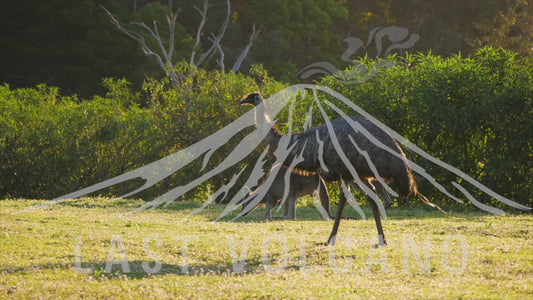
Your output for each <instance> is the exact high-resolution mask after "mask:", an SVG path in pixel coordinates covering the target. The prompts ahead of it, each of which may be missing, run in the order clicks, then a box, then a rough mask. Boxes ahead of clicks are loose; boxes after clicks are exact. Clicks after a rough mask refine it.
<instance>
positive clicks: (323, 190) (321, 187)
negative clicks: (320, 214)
mask: <svg viewBox="0 0 533 300" xmlns="http://www.w3.org/2000/svg"><path fill="white" fill-rule="evenodd" d="M318 197H319V198H320V204H322V207H323V208H324V209H325V210H326V213H327V214H328V217H329V218H330V219H333V215H332V214H331V212H330V211H329V203H330V198H329V194H328V188H327V187H326V184H325V183H324V180H322V178H319V182H318Z"/></svg>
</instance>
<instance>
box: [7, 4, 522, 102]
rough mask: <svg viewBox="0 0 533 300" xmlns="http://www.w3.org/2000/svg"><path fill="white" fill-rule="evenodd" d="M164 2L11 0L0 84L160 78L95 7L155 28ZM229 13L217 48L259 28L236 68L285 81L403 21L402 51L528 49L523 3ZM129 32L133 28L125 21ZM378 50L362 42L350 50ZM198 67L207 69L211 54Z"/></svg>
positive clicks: (187, 44)
mask: <svg viewBox="0 0 533 300" xmlns="http://www.w3.org/2000/svg"><path fill="white" fill-rule="evenodd" d="M172 2H173V7H175V8H177V7H179V8H181V11H180V12H179V14H178V22H179V26H178V28H177V35H176V39H175V48H176V50H177V51H176V53H175V55H174V61H175V62H176V63H177V62H178V61H181V60H187V61H188V58H189V55H190V53H191V49H192V47H193V44H194V37H195V34H196V29H197V27H198V24H199V21H200V17H199V14H198V12H197V11H196V10H195V9H194V8H193V5H196V6H197V7H201V5H202V3H201V2H202V1H199V0H197V1H191V0H174V1H172ZM167 3H168V1H163V0H161V1H154V0H78V1H75V2H73V1H68V0H48V1H32V0H19V1H7V2H6V3H3V5H2V10H1V11H0V25H1V26H0V36H1V38H0V57H2V60H0V83H2V82H5V83H9V84H10V85H11V86H12V87H15V88H18V87H32V86H35V85H36V84H40V83H46V84H48V85H50V86H58V87H60V88H61V89H62V91H63V92H64V93H65V94H72V93H76V94H78V95H81V96H82V97H84V98H90V97H91V96H92V95H94V94H98V95H104V94H105V93H106V89H105V88H104V87H102V85H101V78H107V77H116V78H123V77H125V78H127V79H128V81H130V82H132V87H133V89H134V90H136V91H140V90H141V87H142V83H143V81H144V79H145V78H146V76H149V77H156V78H159V77H161V75H162V74H161V71H160V70H158V69H157V65H156V63H155V62H154V61H153V60H152V59H150V58H149V57H146V56H144V55H143V53H142V51H141V50H140V49H139V48H138V46H137V44H136V43H135V42H134V41H133V40H131V39H129V38H127V37H126V36H124V35H123V34H122V33H121V32H119V31H118V30H117V29H116V28H115V27H114V25H113V24H111V23H110V22H109V19H108V17H107V16H106V15H105V13H104V11H103V10H102V9H100V8H99V7H98V5H100V4H101V5H103V6H105V7H106V8H107V9H108V10H109V11H110V12H112V13H113V14H114V15H115V16H117V18H118V19H119V20H120V21H121V23H123V24H124V25H127V24H128V23H129V22H130V21H144V22H146V24H152V22H153V21H154V20H156V21H158V24H159V28H160V31H161V34H162V35H164V34H165V30H167V29H166V21H165V13H166V11H167ZM209 3H210V5H211V6H210V10H209V19H208V22H207V23H206V27H205V30H204V33H205V34H204V35H203V36H202V39H201V46H202V48H203V50H204V51H205V49H206V48H207V47H209V46H210V42H209V41H208V37H209V33H210V32H213V33H215V34H216V33H217V32H218V30H219V27H220V24H221V23H222V20H223V18H224V15H225V7H226V6H225V5H226V4H225V0H210V1H209ZM231 6H232V15H231V20H230V24H229V27H228V30H227V33H226V36H225V38H224V40H223V41H222V46H223V48H224V51H225V54H226V60H228V61H234V59H235V57H236V56H237V55H238V54H239V53H240V51H241V50H242V48H243V47H244V45H245V44H246V43H247V41H248V38H249V35H250V32H251V30H252V25H253V24H256V25H257V28H258V29H261V34H260V35H259V36H258V37H257V40H256V42H255V43H254V46H253V47H252V51H251V54H250V55H249V56H248V58H247V60H246V61H245V62H244V65H243V68H242V70H241V71H243V72H247V71H248V69H249V68H250V67H251V65H252V64H263V65H264V66H265V68H266V70H267V71H268V73H269V74H270V75H271V76H273V77H274V78H275V79H277V80H280V81H283V82H289V83H295V82H297V81H298V78H297V76H296V74H297V71H298V70H300V69H301V68H303V67H305V66H307V65H308V64H311V63H314V62H317V61H326V62H331V63H333V64H334V65H336V66H339V67H341V68H344V67H347V66H348V63H347V62H342V61H341V60H340V55H341V54H342V53H343V51H344V50H345V48H346V44H345V43H343V41H342V40H343V39H344V38H346V37H349V36H352V37H359V38H361V39H362V40H363V41H364V42H365V43H366V42H368V35H369V32H370V31H371V30H372V29H374V28H376V27H378V26H382V27H386V26H399V27H405V28H407V29H408V30H409V31H410V32H412V33H418V34H419V35H420V37H421V38H420V40H419V41H418V42H417V43H416V44H415V46H414V47H413V48H411V49H409V51H413V52H418V51H423V52H427V51H429V50H431V51H433V53H434V54H437V55H442V56H445V57H448V56H451V55H454V54H457V53H458V52H461V53H463V55H470V54H473V53H474V51H475V49H477V48H479V47H483V46H486V45H489V46H493V47H504V48H506V49H510V50H513V51H515V52H518V53H520V54H522V55H527V56H531V55H533V38H532V37H533V17H532V16H533V5H532V4H531V1H528V0H506V1H500V0H472V1H462V0H448V1H420V0H403V1H389V0H357V1H355V0H343V1H340V0H337V1H335V0H315V1H309V0H290V1H289V0H272V1H263V0H232V1H231ZM133 28H136V29H139V28H138V27H133ZM365 53H367V54H369V55H370V56H371V57H375V56H378V55H380V53H377V50H376V48H375V45H373V44H372V43H371V44H368V45H366V46H365V47H364V51H361V52H360V53H357V55H365ZM204 67H205V68H208V69H212V68H216V62H215V61H214V60H212V61H210V62H208V63H207V64H206V65H205V66H204Z"/></svg>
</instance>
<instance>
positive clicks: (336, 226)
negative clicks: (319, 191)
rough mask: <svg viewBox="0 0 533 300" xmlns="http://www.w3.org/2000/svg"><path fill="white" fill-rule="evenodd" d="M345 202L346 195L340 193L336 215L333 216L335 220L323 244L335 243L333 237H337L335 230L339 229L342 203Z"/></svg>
mask: <svg viewBox="0 0 533 300" xmlns="http://www.w3.org/2000/svg"><path fill="white" fill-rule="evenodd" d="M345 204H346V197H345V196H344V193H343V192H342V188H341V193H340V198H339V205H338V207H339V208H338V211H337V216H336V217H335V222H334V223H333V229H332V230H331V234H330V235H329V238H328V241H327V242H326V243H324V245H326V246H327V245H335V238H336V237H337V231H338V230H339V225H340V223H341V218H342V211H343V210H344V205H345Z"/></svg>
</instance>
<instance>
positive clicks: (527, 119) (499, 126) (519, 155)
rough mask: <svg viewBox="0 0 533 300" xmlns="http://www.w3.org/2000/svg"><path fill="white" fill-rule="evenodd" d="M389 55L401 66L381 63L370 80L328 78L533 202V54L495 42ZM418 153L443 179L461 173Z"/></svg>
mask: <svg viewBox="0 0 533 300" xmlns="http://www.w3.org/2000/svg"><path fill="white" fill-rule="evenodd" d="M389 59H390V60H393V61H394V63H395V65H394V67H391V68H383V69H381V70H380V71H379V72H378V73H377V74H376V76H375V77H373V78H372V79H371V80H368V81H365V82H362V83H359V84H353V83H350V82H346V81H342V80H338V78H337V77H329V78H326V79H325V80H323V82H322V84H325V85H327V86H330V87H332V88H333V89H335V90H337V91H339V92H340V93H341V94H343V95H345V96H346V97H348V98H349V99H351V100H352V101H354V102H355V103H357V104H358V105H360V106H361V107H363V108H364V109H365V110H366V111H367V112H369V113H371V114H372V115H373V116H375V117H376V118H378V119H380V120H381V121H382V122H384V123H385V124H387V125H389V126H390V127H392V128H393V129H394V130H395V131H397V132H398V133H400V134H402V135H404V136H405V137H407V138H408V139H409V140H410V141H412V142H413V143H415V144H417V145H418V146H420V147H421V148H422V149H424V150H425V151H427V152H429V153H430V154H432V155H433V156H435V157H437V158H439V159H441V160H443V161H445V162H447V163H449V164H451V165H453V166H455V167H458V168H460V169H461V170H463V171H464V172H466V173H467V174H470V175H471V176H472V177H474V178H476V179H477V180H479V181H481V182H482V183H484V184H485V185H487V186H489V187H490V188H491V189H493V190H494V191H496V192H498V193H500V194H502V195H505V196H506V197H509V198H511V199H514V200H516V201H518V202H521V203H528V204H529V205H532V204H533V197H532V195H533V61H532V59H531V58H520V57H517V56H516V54H515V53H512V52H508V51H505V50H501V49H500V50H496V49H491V48H483V49H480V50H478V51H477V53H476V54H475V55H474V56H473V57H471V58H464V57H461V56H460V55H457V56H454V57H450V58H447V59H445V58H441V57H438V56H433V55H430V54H429V55H407V56H406V57H405V58H396V57H390V58H389ZM368 63H370V64H374V63H376V62H375V61H371V62H367V64H368ZM411 155H413V154H411ZM413 159H414V160H415V161H417V162H420V163H421V164H422V165H423V166H424V167H425V168H427V169H428V170H429V171H430V173H431V174H433V175H434V176H435V177H436V178H437V179H447V181H448V182H449V180H457V179H456V178H455V177H454V176H453V174H451V173H450V172H447V171H445V170H443V169H441V168H438V167H435V166H434V165H432V164H430V163H428V162H427V161H424V160H423V159H419V158H417V157H416V156H413ZM451 190H453V187H451ZM437 195H438V194H437V193H435V194H434V196H437ZM485 200H488V199H485Z"/></svg>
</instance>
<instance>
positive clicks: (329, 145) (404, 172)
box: [239, 93, 417, 246]
mask: <svg viewBox="0 0 533 300" xmlns="http://www.w3.org/2000/svg"><path fill="white" fill-rule="evenodd" d="M239 104H241V105H242V104H249V105H253V106H254V107H255V109H256V112H255V118H256V119H255V122H256V127H258V128H260V126H265V125H268V128H269V131H268V133H267V134H266V136H265V138H264V140H263V144H265V145H268V146H269V149H270V150H269V151H272V152H273V151H274V150H275V149H276V148H277V146H278V142H279V141H280V140H281V138H282V137H283V136H284V135H283V134H282V133H280V131H279V130H278V129H277V127H276V126H275V124H274V122H273V121H272V120H271V118H270V116H269V115H268V113H267V112H266V110H265V109H264V100H263V97H262V96H261V95H260V94H259V93H251V94H248V95H246V96H245V97H244V99H243V100H242V101H240V102H239ZM351 121H354V122H357V123H358V124H360V125H361V126H362V127H363V128H364V129H366V131H368V132H370V134H371V135H372V136H373V138H375V139H377V140H378V141H379V142H380V143H382V144H384V145H385V146H386V147H388V148H389V149H391V151H394V152H396V154H397V155H393V154H392V153H390V152H388V151H387V150H385V149H382V148H381V147H378V146H377V145H376V144H374V143H373V142H372V141H371V140H370V139H369V138H368V137H366V136H365V135H364V134H363V133H362V132H361V131H355V130H353V128H352V126H351V125H350V122H349V120H346V119H343V118H340V119H336V120H334V121H331V123H330V124H329V125H330V126H327V125H326V124H324V125H321V126H318V127H314V128H311V129H309V130H307V131H305V132H300V133H293V134H292V135H291V136H290V142H289V145H291V146H293V147H292V148H289V149H290V150H288V151H290V152H289V153H288V154H287V159H286V160H285V161H284V162H283V164H284V165H285V164H289V163H290V161H291V160H293V159H294V158H296V157H298V155H301V156H302V158H303V160H302V161H301V162H300V164H298V165H297V168H298V169H301V170H304V171H308V172H313V173H317V174H318V175H319V176H320V177H321V178H322V179H324V180H325V181H328V182H338V183H339V187H340V197H339V204H338V210H337V215H336V217H335V222H334V224H333V228H332V231H331V234H330V236H329V238H328V241H327V242H326V243H325V245H329V244H334V243H335V238H336V235H337V231H338V229H339V225H340V220H341V218H342V212H343V210H344V206H345V204H346V201H347V200H346V197H345V195H344V193H343V187H345V188H347V186H346V185H345V182H348V183H353V182H354V181H357V182H359V183H361V184H363V185H366V187H367V188H370V189H372V190H373V191H374V192H376V193H377V194H378V195H379V196H380V197H382V198H384V196H385V195H386V194H387V191H385V190H384V187H383V186H382V185H381V184H379V178H377V176H376V172H375V171H377V173H378V175H379V177H381V178H382V179H383V180H385V181H392V182H394V183H395V184H396V185H397V187H398V189H399V191H400V195H401V196H403V197H408V196H409V195H411V194H413V193H417V190H416V185H415V181H414V178H413V174H412V171H411V169H410V168H409V166H408V163H407V158H406V157H405V154H404V153H403V151H402V149H401V148H400V146H399V145H398V143H396V141H395V140H394V139H393V138H392V137H391V136H390V135H389V134H387V133H386V132H384V131H383V130H382V129H380V128H379V127H378V126H376V125H375V124H373V123H372V122H370V121H368V120H367V119H364V118H360V117H351ZM333 136H334V137H335V138H334V137H333ZM339 147H340V148H341V149H342V153H339V152H338V151H337V150H336V149H338V148H339ZM324 154H326V155H324ZM365 154H366V156H365ZM345 162H346V163H345ZM369 162H370V163H369ZM352 166H353V168H351V167H352ZM354 169H355V170H354ZM354 171H355V172H354ZM354 173H356V174H357V177H358V178H355V176H354V175H352V174H354ZM361 187H362V188H363V189H364V188H365V186H361ZM366 198H367V199H368V202H370V204H371V206H372V212H373V215H374V220H375V222H376V227H377V231H378V237H379V244H378V245H379V246H383V245H386V244H387V242H386V240H385V234H384V232H383V227H382V225H381V219H380V213H379V207H378V205H377V203H376V202H375V201H374V200H373V199H372V198H371V197H370V196H369V195H368V193H367V195H366ZM385 201H386V203H387V200H386V199H385Z"/></svg>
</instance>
